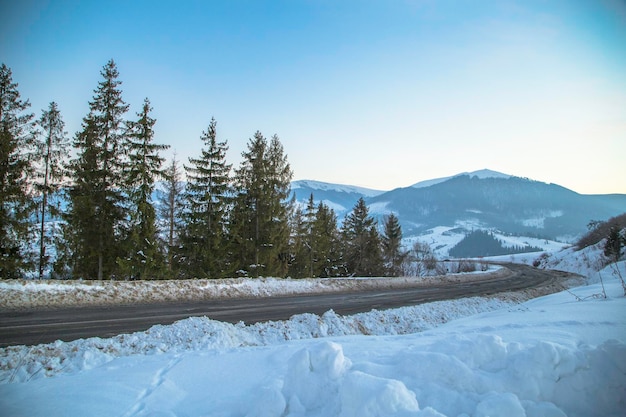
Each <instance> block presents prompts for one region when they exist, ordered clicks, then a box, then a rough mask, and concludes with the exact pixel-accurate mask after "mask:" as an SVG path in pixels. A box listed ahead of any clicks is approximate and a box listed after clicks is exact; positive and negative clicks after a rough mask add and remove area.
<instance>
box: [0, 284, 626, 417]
mask: <svg viewBox="0 0 626 417" xmlns="http://www.w3.org/2000/svg"><path fill="white" fill-rule="evenodd" d="M605 288H606V290H607V294H608V296H609V297H608V298H607V299H604V298H594V297H590V298H588V299H587V300H586V301H583V302H580V301H576V299H575V298H574V297H572V296H571V295H570V294H568V293H566V292H563V293H558V294H553V295H549V296H545V297H541V298H539V299H535V300H532V301H529V302H526V303H523V304H519V305H512V304H506V303H505V304H499V303H500V302H496V301H492V302H494V304H493V305H492V306H491V307H493V308H497V307H502V308H500V309H498V310H496V311H492V312H485V313H482V314H477V315H473V316H471V317H466V318H461V319H458V320H455V321H452V322H449V323H447V324H444V325H442V326H440V327H437V328H432V329H430V330H425V331H421V332H418V333H411V334H406V335H390V334H393V331H395V330H393V331H389V329H390V328H391V329H396V326H397V324H396V323H395V322H396V319H397V320H399V321H400V322H402V323H405V324H409V325H412V324H411V323H413V322H414V321H415V318H416V317H417V318H419V317H420V314H422V313H425V314H426V317H430V318H431V319H432V320H435V321H437V314H438V313H435V312H434V310H432V308H434V309H437V308H439V309H440V312H442V313H444V314H446V315H450V314H451V310H452V309H453V304H454V303H453V304H445V303H444V304H439V303H435V304H439V305H438V306H431V305H427V306H423V308H424V310H423V311H422V312H416V311H414V310H411V309H401V310H395V312H394V313H391V314H392V315H391V316H388V315H384V314H383V313H382V312H374V313H368V314H365V315H363V316H362V318H361V319H358V318H349V319H348V318H340V317H338V316H336V315H335V314H334V313H326V314H325V315H324V316H323V317H316V316H312V315H302V316H297V317H294V318H293V319H292V320H290V321H288V322H280V323H269V324H266V325H264V326H250V327H246V326H242V325H235V326H233V325H228V324H224V323H219V322H212V321H210V320H207V319H199V318H194V319H188V320H183V321H181V322H178V323H176V324H174V325H172V326H155V327H153V328H152V329H150V330H149V331H147V332H143V333H136V334H133V335H125V336H118V337H116V338H112V339H88V340H83V341H77V342H72V343H60V342H59V343H56V344H52V345H45V346H39V347H36V348H32V352H31V353H32V354H33V357H35V356H41V357H47V358H48V361H49V362H45V361H41V362H36V361H35V362H29V360H28V359H25V357H29V355H31V353H29V352H28V351H29V350H31V349H30V348H27V347H22V348H15V349H13V350H11V351H10V354H9V355H8V357H10V358H12V360H14V361H15V363H14V364H13V365H12V366H11V368H12V369H6V370H5V371H3V378H5V382H8V381H6V378H7V377H9V378H13V382H14V383H8V384H7V383H5V384H2V385H0V409H2V410H3V413H5V415H10V416H32V417H37V416H46V417H53V416H67V415H89V416H111V415H120V416H129V417H130V416H135V417H139V416H294V417H295V416H341V417H348V416H359V417H373V416H431V417H432V416H505V415H506V416H570V417H572V416H574V417H575V416H581V417H582V416H590V415H602V416H616V417H617V416H622V415H624V412H625V411H626V338H625V335H626V316H625V315H624V314H623V312H624V311H625V309H626V298H624V297H623V296H621V287H620V286H619V284H618V283H617V282H615V280H613V281H612V282H609V283H606V284H605ZM574 291H576V292H577V293H578V294H580V295H582V296H592V295H593V294H596V293H599V292H600V285H599V284H596V285H593V286H588V287H581V288H577V289H574ZM484 301H486V300H482V301H481V300H476V301H475V302H476V304H474V307H475V308H476V311H486V310H488V309H489V308H488V307H485V306H486V305H487V304H485V303H484ZM464 303H467V300H466V301H464ZM470 305H471V303H470ZM466 306H468V307H469V305H467V304H466ZM454 308H456V309H458V310H464V309H465V308H464V307H463V308H462V307H460V306H459V305H456V306H454ZM465 312H467V310H465ZM454 316H455V315H454V313H452V314H451V317H454ZM360 325H364V326H371V327H368V330H367V333H374V334H376V336H358V335H357V336H354V335H351V334H355V333H356V334H359V331H355V327H356V328H357V329H358V328H359V327H360ZM402 327H403V325H400V326H399V327H398V328H400V329H401V328H402ZM427 327H429V326H428V325H426V326H425V328H427ZM406 330H408V331H419V330H423V329H418V328H408V329H406ZM352 332H354V333H352ZM363 333H364V332H363ZM344 335H346V336H344ZM383 335H387V336H383ZM310 337H320V338H321V339H311V338H310ZM285 340H286V341H285ZM6 353H7V351H6V350H5V354H4V355H3V357H5V358H6ZM3 360H5V359H3ZM41 365H43V366H44V368H46V369H44V370H42V371H41V372H39V373H36V372H37V370H36V368H37V367H38V366H41ZM48 368H52V369H55V370H56V371H62V373H61V374H57V375H56V376H54V377H51V378H42V377H41V376H42V375H41V374H42V373H45V372H46V371H47V369H48ZM16 381H28V382H22V383H15V382H16Z"/></svg>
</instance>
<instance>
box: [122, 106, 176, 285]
mask: <svg viewBox="0 0 626 417" xmlns="http://www.w3.org/2000/svg"><path fill="white" fill-rule="evenodd" d="M151 111H152V107H151V106H150V101H149V100H148V99H147V98H146V99H145V100H144V103H143V107H142V110H141V112H140V113H137V117H138V120H137V121H129V122H128V123H127V126H128V133H127V135H128V136H127V137H128V141H127V143H126V152H127V155H128V162H127V169H126V174H125V187H126V190H127V195H128V199H129V203H130V207H129V208H130V210H129V213H130V224H129V230H128V235H127V240H126V248H127V249H126V250H127V255H126V257H124V258H120V259H119V260H118V263H119V264H120V266H121V268H122V272H123V273H124V274H125V275H127V276H131V277H134V278H139V277H142V278H155V277H157V276H158V275H159V274H160V273H161V271H162V269H163V266H164V265H163V254H162V253H161V251H160V247H159V244H158V236H157V234H158V233H157V224H156V209H155V208H154V204H153V202H152V193H153V192H154V186H155V182H156V181H157V179H159V178H161V177H163V176H164V171H163V170H162V168H161V166H162V165H163V162H164V161H165V158H163V157H161V156H160V155H159V152H160V151H163V150H165V149H168V148H169V145H159V144H155V143H154V142H153V139H154V124H155V123H156V120H155V119H153V118H152V117H150V112H151Z"/></svg>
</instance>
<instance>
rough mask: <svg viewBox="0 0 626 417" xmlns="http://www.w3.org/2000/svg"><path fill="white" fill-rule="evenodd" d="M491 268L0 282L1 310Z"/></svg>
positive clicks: (289, 290) (319, 287)
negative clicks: (350, 275)
mask: <svg viewBox="0 0 626 417" xmlns="http://www.w3.org/2000/svg"><path fill="white" fill-rule="evenodd" d="M506 273H507V272H506V270H503V269H501V268H499V267H497V266H492V267H490V269H489V271H488V272H486V273H480V274H479V273H475V274H472V273H470V274H448V275H444V276H436V277H399V278H392V279H390V278H363V279H353V278H327V279H280V278H255V279H250V278H232V279H219V280H208V279H199V280H163V281H57V280H48V281H30V280H11V281H3V282H0V306H1V307H2V308H3V309H20V308H33V307H47V308H49V307H58V306H80V305H95V304H98V305H105V304H135V303H145V302H159V301H173V300H207V299H218V298H239V297H259V296H263V297H268V296H277V295H292V294H304V293H308V294H312V293H317V294H321V293H328V292H336V291H342V290H347V289H356V290H358V289H375V288H407V287H416V286H422V285H432V284H433V283H442V282H444V283H445V282H449V283H454V282H468V281H472V280H478V279H486V278H493V277H497V276H501V275H502V274H506Z"/></svg>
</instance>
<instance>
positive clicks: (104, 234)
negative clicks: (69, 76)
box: [68, 60, 128, 279]
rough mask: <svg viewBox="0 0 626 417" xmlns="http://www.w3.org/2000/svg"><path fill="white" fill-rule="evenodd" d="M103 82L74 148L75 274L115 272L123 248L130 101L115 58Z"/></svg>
mask: <svg viewBox="0 0 626 417" xmlns="http://www.w3.org/2000/svg"><path fill="white" fill-rule="evenodd" d="M101 75H102V77H103V78H104V79H103V80H102V81H100V82H99V83H98V88H97V89H96V90H95V91H94V93H95V96H94V99H93V101H91V102H90V103H89V114H88V115H87V116H86V117H85V118H84V119H83V125H82V131H81V132H79V133H78V134H77V135H76V139H75V140H74V147H75V148H76V149H77V150H78V156H77V158H76V159H75V160H74V161H73V164H72V168H73V180H74V186H73V187H72V188H71V190H70V213H69V216H68V221H69V222H70V223H69V226H70V227H69V229H70V232H69V235H68V237H69V238H72V239H73V240H74V241H73V242H72V244H71V245H70V247H71V250H72V254H71V256H72V266H73V269H74V275H75V276H80V277H84V278H97V279H103V278H104V277H105V276H114V275H115V273H116V272H118V271H117V265H116V262H115V261H116V259H117V258H118V257H119V256H123V255H124V254H123V251H122V250H121V249H120V246H121V245H120V242H121V239H122V226H123V222H124V221H125V220H127V219H126V216H125V212H124V205H125V204H124V203H125V198H124V195H123V194H122V188H123V186H124V181H123V179H124V178H123V166H124V154H123V153H124V144H125V139H126V137H125V130H124V121H123V116H124V114H125V113H126V111H127V110H128V105H127V104H126V103H125V102H124V100H123V99H122V91H121V90H120V89H119V86H120V84H121V81H119V80H118V76H119V73H118V70H117V67H116V65H115V63H114V62H113V60H111V61H109V62H108V63H107V64H106V65H105V66H104V68H103V70H102V72H101Z"/></svg>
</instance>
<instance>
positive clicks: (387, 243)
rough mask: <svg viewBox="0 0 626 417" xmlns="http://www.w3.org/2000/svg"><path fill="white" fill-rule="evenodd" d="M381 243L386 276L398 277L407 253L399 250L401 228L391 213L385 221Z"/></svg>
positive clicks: (396, 218)
mask: <svg viewBox="0 0 626 417" xmlns="http://www.w3.org/2000/svg"><path fill="white" fill-rule="evenodd" d="M381 243H382V251H383V261H384V263H385V270H386V274H387V276H391V277H397V276H400V274H401V273H402V264H403V262H404V260H405V259H406V257H407V255H408V252H407V251H402V249H401V245H402V228H401V227H400V223H399V221H398V217H397V216H396V215H395V214H393V213H391V214H390V215H389V216H387V218H386V219H385V223H384V233H383V235H382V237H381Z"/></svg>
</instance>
